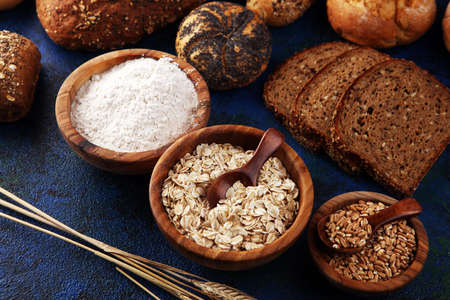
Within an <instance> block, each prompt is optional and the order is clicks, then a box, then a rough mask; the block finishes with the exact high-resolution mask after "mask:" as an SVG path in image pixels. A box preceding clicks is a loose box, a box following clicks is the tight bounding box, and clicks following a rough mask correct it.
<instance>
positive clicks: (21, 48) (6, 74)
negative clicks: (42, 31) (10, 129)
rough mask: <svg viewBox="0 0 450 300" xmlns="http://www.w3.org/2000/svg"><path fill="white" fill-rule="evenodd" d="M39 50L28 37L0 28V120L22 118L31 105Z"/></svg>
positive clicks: (38, 61)
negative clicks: (0, 29)
mask: <svg viewBox="0 0 450 300" xmlns="http://www.w3.org/2000/svg"><path fill="white" fill-rule="evenodd" d="M40 60H41V53H40V52H39V49H38V48H37V47H36V45H35V44H33V42H32V41H30V40H29V39H27V38H25V37H23V36H21V35H19V34H17V33H12V32H9V31H6V30H4V31H0V122H13V121H16V120H19V119H21V118H23V117H24V116H25V115H26V114H27V113H28V111H29V110H30V108H31V105H32V103H33V99H34V89H35V86H36V82H37V80H38V76H39V70H40V68H41V63H40Z"/></svg>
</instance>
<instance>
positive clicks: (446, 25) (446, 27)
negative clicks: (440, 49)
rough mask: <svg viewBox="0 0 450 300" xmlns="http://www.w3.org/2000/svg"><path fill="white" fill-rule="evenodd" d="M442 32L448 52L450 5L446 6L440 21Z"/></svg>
mask: <svg viewBox="0 0 450 300" xmlns="http://www.w3.org/2000/svg"><path fill="white" fill-rule="evenodd" d="M442 31H443V32H444V43H445V47H446V48H447V50H448V51H449V52H450V3H449V4H447V9H446V10H445V15H444V19H442Z"/></svg>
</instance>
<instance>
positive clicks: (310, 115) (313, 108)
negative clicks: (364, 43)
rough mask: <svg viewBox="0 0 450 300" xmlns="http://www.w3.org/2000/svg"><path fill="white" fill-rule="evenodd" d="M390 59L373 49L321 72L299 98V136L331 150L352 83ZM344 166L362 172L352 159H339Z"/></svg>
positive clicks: (295, 109) (295, 112)
mask: <svg viewBox="0 0 450 300" xmlns="http://www.w3.org/2000/svg"><path fill="white" fill-rule="evenodd" d="M389 58H390V57H389V56H388V55H386V54H383V53H381V52H379V51H376V50H374V49H372V48H368V47H361V48H357V49H353V50H349V51H347V52H345V53H343V54H341V55H340V56H338V57H337V58H336V59H335V60H334V61H332V62H331V63H329V64H328V65H327V66H326V67H325V68H323V69H322V70H321V71H320V72H319V73H317V74H316V75H315V76H314V77H313V78H312V79H311V80H310V81H309V82H308V84H307V85H306V86H305V87H304V88H303V90H302V91H301V92H300V94H299V95H298V97H297V99H296V100H295V102H294V104H293V105H292V110H291V120H292V122H294V126H291V128H292V131H293V132H295V136H296V137H297V136H303V137H305V139H308V140H313V141H315V142H316V143H317V144H318V145H320V146H319V147H320V149H321V150H327V145H331V128H332V127H333V125H334V122H333V112H334V110H335V109H336V106H337V104H338V103H339V101H340V99H341V97H342V95H343V94H344V93H345V91H346V90H347V89H348V88H349V87H350V85H351V84H352V82H353V81H354V80H355V79H356V78H357V77H358V76H360V75H361V74H362V73H364V71H366V70H367V69H369V68H370V67H371V66H373V65H375V64H377V63H379V62H382V61H385V60H388V59H389ZM338 161H339V163H340V165H341V167H343V168H344V169H346V170H347V171H349V172H351V173H359V171H360V167H359V165H358V164H357V163H354V162H353V161H352V160H348V161H347V160H345V159H342V160H338Z"/></svg>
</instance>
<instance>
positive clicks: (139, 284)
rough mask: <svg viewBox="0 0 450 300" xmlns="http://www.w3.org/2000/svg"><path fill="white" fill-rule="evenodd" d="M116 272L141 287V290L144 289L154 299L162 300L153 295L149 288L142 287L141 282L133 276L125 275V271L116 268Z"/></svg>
mask: <svg viewBox="0 0 450 300" xmlns="http://www.w3.org/2000/svg"><path fill="white" fill-rule="evenodd" d="M116 270H117V271H118V272H119V273H121V274H122V275H123V276H125V277H126V278H128V279H129V280H130V281H131V282H133V283H134V284H136V285H137V286H138V287H140V288H141V289H143V290H144V291H145V292H146V293H147V294H149V295H150V296H152V297H153V299H155V300H161V299H160V298H159V297H158V296H156V295H155V294H153V293H152V291H150V290H149V289H148V288H146V287H145V286H144V285H142V284H141V283H140V282H139V281H137V280H136V279H134V278H133V277H132V276H131V275H128V274H127V273H125V271H123V270H122V269H121V268H119V267H116Z"/></svg>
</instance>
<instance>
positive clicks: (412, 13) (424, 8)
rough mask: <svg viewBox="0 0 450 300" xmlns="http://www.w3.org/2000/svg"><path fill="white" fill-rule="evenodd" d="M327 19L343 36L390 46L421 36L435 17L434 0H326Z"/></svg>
mask: <svg viewBox="0 0 450 300" xmlns="http://www.w3.org/2000/svg"><path fill="white" fill-rule="evenodd" d="M327 12H328V20H329V21H330V24H331V26H332V27H333V28H334V30H335V31H336V32H337V33H338V34H339V35H341V36H342V37H343V38H345V39H347V40H350V41H352V42H354V43H357V44H360V45H365V46H370V47H375V48H387V47H393V46H396V45H404V44H409V43H412V42H414V41H415V40H417V39H418V38H419V37H421V36H422V35H423V34H424V33H425V32H426V31H427V30H428V29H429V28H430V26H431V25H432V24H433V22H434V19H435V17H436V3H435V0H345V1H344V0H327Z"/></svg>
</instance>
